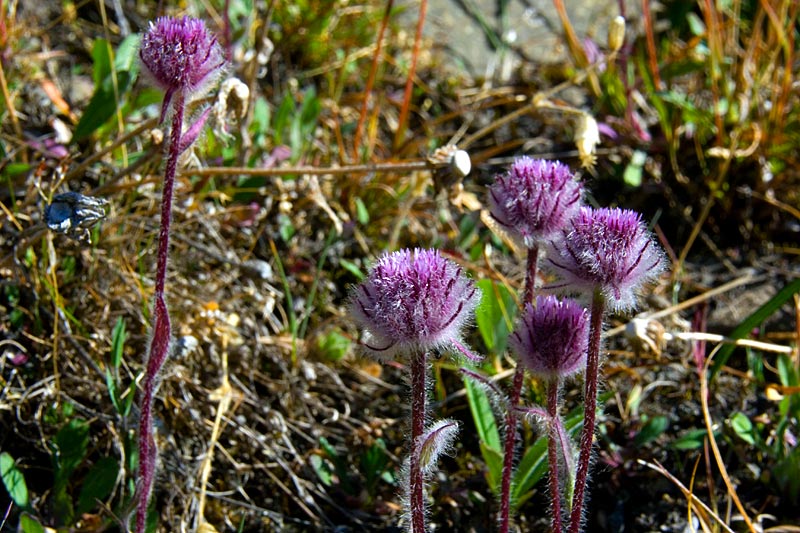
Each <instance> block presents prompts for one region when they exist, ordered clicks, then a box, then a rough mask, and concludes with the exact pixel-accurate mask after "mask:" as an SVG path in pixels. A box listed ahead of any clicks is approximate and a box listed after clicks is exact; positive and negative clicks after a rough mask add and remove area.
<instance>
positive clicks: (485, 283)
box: [475, 279, 517, 353]
mask: <svg viewBox="0 0 800 533" xmlns="http://www.w3.org/2000/svg"><path fill="white" fill-rule="evenodd" d="M477 285H478V288H480V289H481V293H482V296H481V304H480V305H479V306H478V308H477V309H476V311H475V321H476V323H477V325H478V331H479V332H480V334H481V337H482V338H483V343H484V344H485V345H486V348H487V349H488V351H489V352H492V353H502V352H504V351H505V349H506V345H507V343H508V335H509V332H510V331H511V327H512V324H513V321H514V316H515V314H516V310H517V306H516V302H515V300H514V296H513V295H512V293H511V291H509V290H508V288H507V287H506V286H505V285H501V284H499V283H495V282H494V281H493V280H490V279H482V280H480V281H478V283H477Z"/></svg>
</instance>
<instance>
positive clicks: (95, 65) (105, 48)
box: [92, 39, 112, 87]
mask: <svg viewBox="0 0 800 533" xmlns="http://www.w3.org/2000/svg"><path fill="white" fill-rule="evenodd" d="M111 55H112V51H111V46H110V45H109V44H108V41H107V40H105V39H95V41H94V44H93V45H92V81H94V86H95V87H97V86H98V85H100V84H101V83H102V82H103V80H104V79H106V76H108V75H109V74H111Z"/></svg>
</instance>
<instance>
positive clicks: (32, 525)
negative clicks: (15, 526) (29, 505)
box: [19, 513, 44, 533]
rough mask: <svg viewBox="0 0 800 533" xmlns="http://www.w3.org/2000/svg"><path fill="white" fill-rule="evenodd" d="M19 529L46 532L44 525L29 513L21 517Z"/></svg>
mask: <svg viewBox="0 0 800 533" xmlns="http://www.w3.org/2000/svg"><path fill="white" fill-rule="evenodd" d="M19 530H20V531H21V532H22V533H44V526H42V524H41V523H40V522H39V521H38V520H36V519H35V518H34V517H32V516H31V515H29V514H28V513H22V515H21V516H20V517H19Z"/></svg>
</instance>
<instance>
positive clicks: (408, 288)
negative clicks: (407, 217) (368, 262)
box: [351, 249, 480, 357]
mask: <svg viewBox="0 0 800 533" xmlns="http://www.w3.org/2000/svg"><path fill="white" fill-rule="evenodd" d="M479 301H480V290H479V289H478V288H477V287H476V286H475V283H473V281H472V280H471V279H469V278H468V277H467V276H466V275H465V274H464V272H463V270H462V269H461V267H460V266H458V265H457V264H455V263H453V262H452V261H449V260H447V259H445V258H443V257H442V256H441V255H439V252H438V251H436V250H423V249H415V250H413V251H411V250H400V251H398V252H394V253H390V254H386V255H384V256H383V257H381V258H380V259H379V260H378V262H377V264H376V265H375V266H374V267H373V268H372V270H371V271H370V273H369V277H368V278H367V280H366V281H365V282H364V283H362V284H361V285H360V286H359V287H358V288H357V289H356V290H355V291H354V292H353V295H352V297H351V312H352V314H353V318H354V319H355V321H356V323H357V324H358V325H359V326H360V327H361V328H363V329H364V345H365V346H366V347H367V349H368V350H369V351H370V352H372V353H373V354H375V355H377V356H381V357H392V356H394V355H395V354H397V353H400V352H407V353H415V352H420V351H428V350H433V349H439V348H455V349H456V350H458V351H460V352H462V353H463V354H464V355H467V356H470V354H469V352H468V351H467V350H466V348H465V347H464V346H462V344H461V328H462V327H463V326H464V325H465V324H466V323H467V322H468V321H469V319H470V317H471V316H472V312H473V311H474V310H475V307H476V306H477V305H478V302H479Z"/></svg>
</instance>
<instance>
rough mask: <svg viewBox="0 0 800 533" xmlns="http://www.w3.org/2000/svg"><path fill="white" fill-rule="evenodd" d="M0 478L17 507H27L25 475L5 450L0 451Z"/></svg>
mask: <svg viewBox="0 0 800 533" xmlns="http://www.w3.org/2000/svg"><path fill="white" fill-rule="evenodd" d="M0 478H1V479H2V480H3V485H4V486H5V488H6V491H8V495H9V496H11V500H13V502H14V503H15V504H16V505H17V507H22V508H23V509H24V508H26V507H28V486H27V485H26V484H25V476H23V475H22V472H21V471H20V470H19V468H17V465H16V463H15V462H14V458H13V457H11V455H9V454H8V453H7V452H3V453H0Z"/></svg>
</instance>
